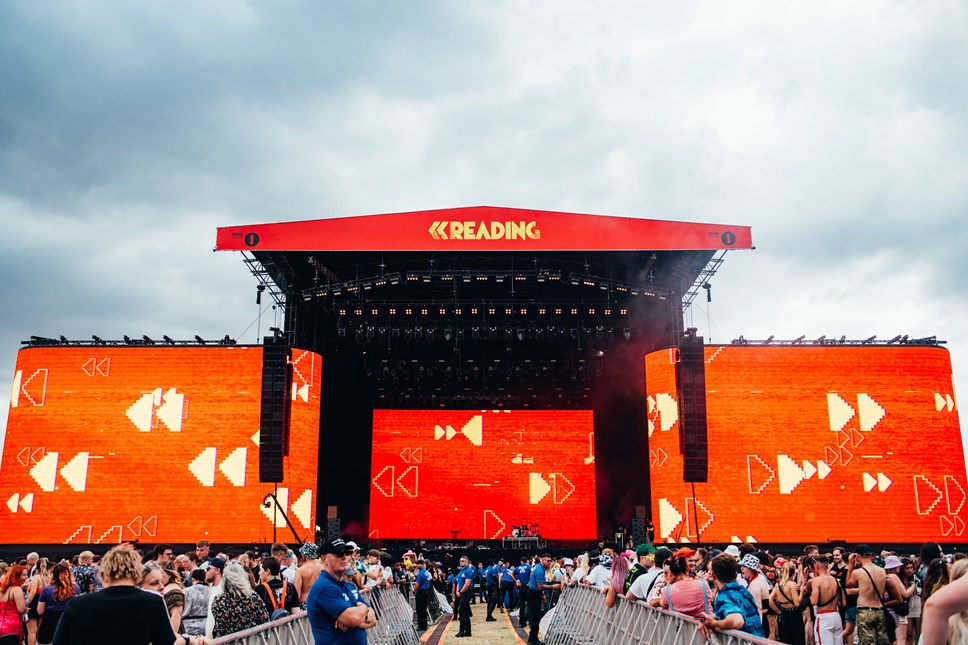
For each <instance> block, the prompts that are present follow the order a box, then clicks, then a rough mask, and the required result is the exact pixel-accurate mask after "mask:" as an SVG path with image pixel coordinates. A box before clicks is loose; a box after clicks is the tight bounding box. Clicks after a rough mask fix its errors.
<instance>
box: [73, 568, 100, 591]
mask: <svg viewBox="0 0 968 645" xmlns="http://www.w3.org/2000/svg"><path fill="white" fill-rule="evenodd" d="M73 573H74V582H76V583H77V586H78V587H80V588H81V593H91V592H92V591H96V590H97V587H98V576H97V567H94V566H91V565H90V564H81V565H78V566H76V567H74V570H73Z"/></svg>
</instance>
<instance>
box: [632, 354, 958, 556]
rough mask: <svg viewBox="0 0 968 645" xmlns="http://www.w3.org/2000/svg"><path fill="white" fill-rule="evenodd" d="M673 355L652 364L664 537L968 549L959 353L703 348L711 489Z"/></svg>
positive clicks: (656, 503) (654, 357)
mask: <svg viewBox="0 0 968 645" xmlns="http://www.w3.org/2000/svg"><path fill="white" fill-rule="evenodd" d="M674 361H675V352H674V350H664V351H658V352H653V353H651V354H649V355H648V356H647V357H646V360H645V365H646V392H647V398H648V401H647V405H648V415H649V418H648V433H649V453H650V466H651V481H652V517H653V521H654V523H655V527H656V539H657V540H658V541H669V542H681V541H685V540H690V541H693V542H694V541H696V540H697V539H701V540H702V541H703V542H704V543H710V542H712V543H716V542H719V543H725V542H737V541H744V542H745V541H750V542H799V543H803V542H819V543H822V542H824V541H826V540H828V539H829V540H846V541H849V542H857V541H863V542H874V543H883V542H923V541H927V540H934V541H939V542H960V541H964V539H965V537H966V536H965V526H966V522H968V509H966V508H965V501H966V495H968V493H966V491H968V482H966V477H965V461H964V456H963V451H962V439H961V430H960V426H959V423H958V409H957V401H956V400H955V397H954V391H953V387H952V378H951V362H950V358H949V355H948V352H947V351H946V350H944V349H940V348H936V347H857V346H843V347H827V346H821V347H812V346H805V347H789V346H787V347H745V346H726V347H716V346H709V347H706V348H705V370H706V390H707V393H706V397H707V398H706V414H707V424H708V439H709V481H708V482H707V483H702V484H699V483H697V484H695V490H694V491H693V488H692V485H691V484H686V483H683V481H682V457H681V455H680V452H679V440H680V439H679V436H680V435H679V415H678V402H677V400H676V383H675V364H674Z"/></svg>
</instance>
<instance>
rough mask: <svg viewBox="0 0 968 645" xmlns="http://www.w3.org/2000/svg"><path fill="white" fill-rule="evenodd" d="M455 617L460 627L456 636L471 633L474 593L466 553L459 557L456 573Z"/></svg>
mask: <svg viewBox="0 0 968 645" xmlns="http://www.w3.org/2000/svg"><path fill="white" fill-rule="evenodd" d="M455 586H456V587H457V619H458V621H459V622H460V629H459V630H458V631H457V635H456V637H457V638H463V637H465V636H470V635H471V596H473V595H474V567H473V566H471V561H470V559H469V558H468V557H467V556H466V555H462V556H461V557H460V571H459V572H458V573H457V582H456V583H455Z"/></svg>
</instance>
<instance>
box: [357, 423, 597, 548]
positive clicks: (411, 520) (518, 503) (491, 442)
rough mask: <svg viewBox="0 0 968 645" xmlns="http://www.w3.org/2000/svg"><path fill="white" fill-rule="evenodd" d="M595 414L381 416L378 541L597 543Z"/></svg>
mask: <svg viewBox="0 0 968 645" xmlns="http://www.w3.org/2000/svg"><path fill="white" fill-rule="evenodd" d="M595 528H596V527H595V456H594V429H593V419H592V412H591V410H488V411H481V410H471V411H463V410H376V411H374V413H373V460H372V470H371V471H370V537H371V538H373V539H376V538H381V539H428V540H452V539H456V540H461V541H464V540H479V539H490V540H497V539H502V538H508V537H515V536H520V537H541V538H544V539H552V540H576V539H591V538H594V537H595V536H596V530H595Z"/></svg>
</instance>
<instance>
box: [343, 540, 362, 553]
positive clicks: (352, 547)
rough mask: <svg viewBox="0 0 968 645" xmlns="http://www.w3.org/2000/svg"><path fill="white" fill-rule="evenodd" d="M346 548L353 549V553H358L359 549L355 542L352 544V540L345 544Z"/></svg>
mask: <svg viewBox="0 0 968 645" xmlns="http://www.w3.org/2000/svg"><path fill="white" fill-rule="evenodd" d="M346 546H348V547H349V548H351V549H353V550H354V551H359V550H360V547H358V546H357V545H356V542H354V541H352V540H350V541H349V542H347V543H346Z"/></svg>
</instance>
